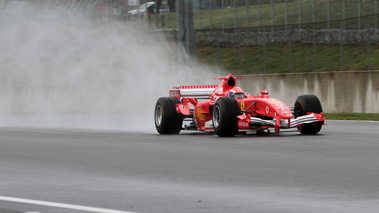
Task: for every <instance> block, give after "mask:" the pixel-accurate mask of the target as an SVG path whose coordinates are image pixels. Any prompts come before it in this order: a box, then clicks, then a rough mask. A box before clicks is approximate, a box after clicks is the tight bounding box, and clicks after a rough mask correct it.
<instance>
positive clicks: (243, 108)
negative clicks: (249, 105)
mask: <svg viewBox="0 0 379 213" xmlns="http://www.w3.org/2000/svg"><path fill="white" fill-rule="evenodd" d="M241 110H242V111H244V110H245V102H243V101H242V102H241Z"/></svg>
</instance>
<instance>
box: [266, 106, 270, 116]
mask: <svg viewBox="0 0 379 213" xmlns="http://www.w3.org/2000/svg"><path fill="white" fill-rule="evenodd" d="M269 112H270V108H269V107H268V106H266V114H268V113H269Z"/></svg>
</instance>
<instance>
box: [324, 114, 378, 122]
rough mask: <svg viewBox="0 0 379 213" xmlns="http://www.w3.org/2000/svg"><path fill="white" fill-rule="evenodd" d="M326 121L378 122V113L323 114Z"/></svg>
mask: <svg viewBox="0 0 379 213" xmlns="http://www.w3.org/2000/svg"><path fill="white" fill-rule="evenodd" d="M324 118H325V119H326V120H365V121H379V113H324Z"/></svg>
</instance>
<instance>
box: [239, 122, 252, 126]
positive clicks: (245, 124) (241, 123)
mask: <svg viewBox="0 0 379 213" xmlns="http://www.w3.org/2000/svg"><path fill="white" fill-rule="evenodd" d="M238 126H239V127H249V123H247V122H246V121H245V122H240V123H238Z"/></svg>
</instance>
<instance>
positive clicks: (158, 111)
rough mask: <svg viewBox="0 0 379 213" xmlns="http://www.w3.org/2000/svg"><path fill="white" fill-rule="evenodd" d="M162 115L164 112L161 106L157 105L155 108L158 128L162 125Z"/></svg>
mask: <svg viewBox="0 0 379 213" xmlns="http://www.w3.org/2000/svg"><path fill="white" fill-rule="evenodd" d="M162 114H163V110H162V107H161V105H157V106H156V107H155V123H156V124H157V126H160V125H161V124H162Z"/></svg>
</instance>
